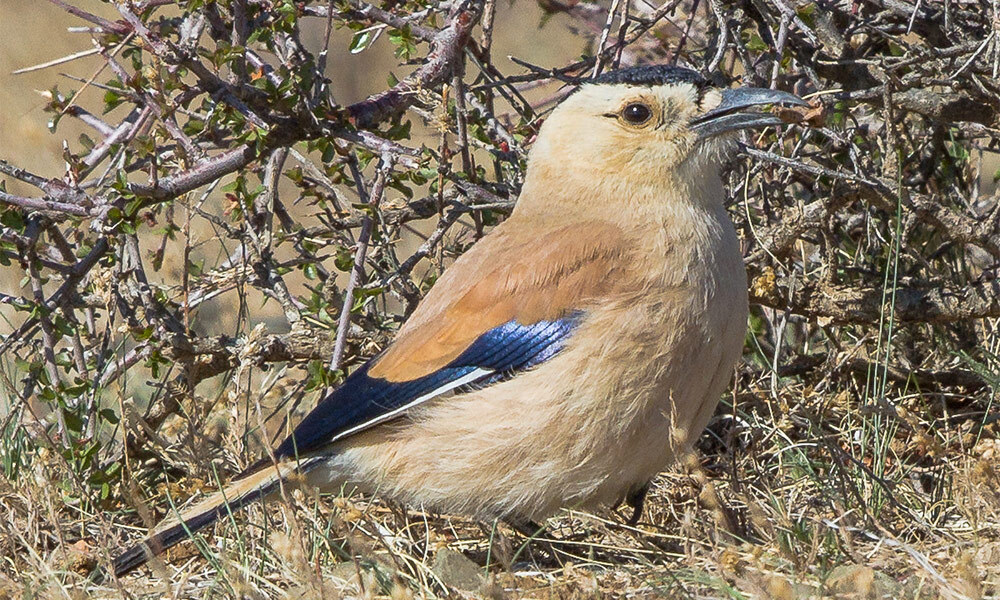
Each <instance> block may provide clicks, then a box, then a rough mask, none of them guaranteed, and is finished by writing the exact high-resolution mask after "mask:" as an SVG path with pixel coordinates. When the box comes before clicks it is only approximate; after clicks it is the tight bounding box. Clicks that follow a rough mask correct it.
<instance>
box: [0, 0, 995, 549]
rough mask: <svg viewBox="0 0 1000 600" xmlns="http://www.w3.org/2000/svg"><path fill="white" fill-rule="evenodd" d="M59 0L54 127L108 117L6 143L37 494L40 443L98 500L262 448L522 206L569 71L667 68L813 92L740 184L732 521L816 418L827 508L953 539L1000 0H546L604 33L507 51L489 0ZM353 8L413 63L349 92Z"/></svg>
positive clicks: (8, 390) (765, 139)
mask: <svg viewBox="0 0 1000 600" xmlns="http://www.w3.org/2000/svg"><path fill="white" fill-rule="evenodd" d="M51 1H52V2H55V3H56V4H59V5H61V6H64V8H65V9H66V10H68V11H70V12H71V13H73V14H74V15H76V16H78V17H79V18H80V19H81V23H82V24H83V25H84V26H85V27H86V28H87V30H88V33H89V36H90V37H91V39H92V40H93V43H94V45H95V48H96V49H97V51H98V52H99V53H100V54H101V56H102V57H103V58H104V61H105V63H106V67H105V68H104V69H102V70H101V71H100V72H98V73H96V74H95V76H94V77H93V78H91V79H90V80H88V81H85V82H81V83H79V84H78V86H77V90H76V91H75V92H74V93H60V92H59V91H57V90H53V91H52V92H50V94H49V98H48V101H49V105H48V110H49V111H50V112H51V113H52V115H53V123H54V124H58V122H59V121H60V120H61V119H62V120H65V119H78V120H81V121H82V122H83V123H85V124H87V125H88V126H89V127H91V128H92V129H93V134H92V135H91V136H89V137H86V138H85V139H81V140H80V142H79V143H77V144H71V145H69V146H68V147H67V148H66V150H65V161H66V170H65V172H64V173H59V174H55V173H46V174H34V173H29V172H26V171H24V170H22V169H20V168H18V167H17V166H16V164H17V158H18V154H19V153H23V152H27V151H28V149H26V148H7V149H5V150H4V153H5V154H7V156H6V157H5V158H8V159H9V160H10V162H3V163H0V173H2V174H3V175H4V176H5V178H6V180H7V185H6V186H0V224H2V230H0V261H2V262H3V264H4V265H7V266H8V269H9V270H11V271H16V272H17V273H18V275H19V277H23V278H24V279H23V281H22V284H21V289H20V291H19V292H16V293H12V294H7V295H3V296H0V302H2V303H3V304H6V305H9V308H10V309H11V311H13V312H11V313H9V314H12V315H13V317H12V318H11V320H10V322H11V323H12V325H11V329H10V331H9V332H8V333H6V334H5V335H4V336H3V338H2V342H0V353H2V355H3V357H4V358H3V361H4V369H3V370H2V373H3V389H4V390H5V395H6V396H7V397H8V401H7V404H6V406H5V407H4V410H5V411H6V412H5V414H4V415H2V418H3V420H2V423H0V426H2V428H3V435H4V438H5V440H6V441H5V444H4V446H3V448H2V449H0V453H2V457H3V468H4V472H5V475H6V476H7V478H8V480H9V481H11V482H14V483H15V487H16V482H17V481H18V480H19V474H20V473H22V472H23V471H24V470H25V469H27V468H29V467H30V466H31V465H32V464H35V463H37V461H38V460H40V459H39V458H38V453H39V451H40V450H39V449H40V448H43V447H44V448H46V449H47V450H46V456H48V457H49V458H50V460H52V461H54V463H53V464H55V467H53V468H56V469H57V470H58V471H59V472H60V473H62V474H63V476H64V477H65V481H67V482H69V483H68V484H67V485H68V487H67V492H66V493H67V494H69V495H70V496H72V497H73V498H76V499H77V501H79V502H82V504H81V506H84V507H86V510H88V511H95V510H96V511H106V510H109V509H116V510H117V509H127V508H128V507H131V506H134V505H136V504H142V502H141V501H139V500H138V496H139V495H141V494H139V495H137V493H136V492H135V490H137V489H142V490H151V489H153V487H152V486H154V485H155V484H157V483H159V482H162V481H163V480H164V477H165V476H167V475H169V476H171V477H180V478H182V479H183V478H184V477H202V478H209V477H213V476H215V475H214V474H215V473H216V472H218V473H222V474H224V473H225V472H233V471H237V470H239V468H240V467H241V466H243V465H244V464H245V463H246V462H247V461H250V460H252V459H254V458H255V457H256V452H258V451H259V449H260V447H261V445H266V444H268V443H269V438H270V437H272V436H274V435H277V434H278V433H280V432H282V431H283V430H284V428H285V427H287V422H288V421H290V420H294V415H295V414H296V411H299V410H301V407H302V406H305V405H309V404H310V403H312V402H314V401H315V399H316V397H317V395H318V390H321V389H323V388H325V387H328V386H331V385H335V384H336V383H337V381H338V379H339V378H340V377H341V375H342V373H344V372H345V371H347V370H349V369H350V368H351V367H352V366H353V365H355V364H357V363H358V362H359V361H360V360H363V359H365V358H367V357H369V356H371V355H372V354H373V353H374V352H375V351H377V349H378V348H380V347H382V346H383V345H384V344H385V342H386V341H387V340H388V339H389V338H390V337H391V331H392V330H393V327H394V326H395V324H396V323H398V322H399V321H401V320H402V319H403V318H405V315H406V314H408V312H409V311H410V310H412V308H413V307H414V305H415V304H416V302H418V301H419V299H420V297H421V296H422V294H423V293H424V292H425V291H426V289H427V288H428V287H429V286H430V285H432V283H433V281H434V278H435V276H436V275H437V274H438V273H439V272H440V270H441V269H442V268H445V267H446V266H447V264H448V262H449V261H450V260H451V259H453V258H454V257H455V256H456V255H458V254H460V253H461V252H462V250H463V249H465V248H467V247H468V245H469V244H471V243H473V242H474V240H475V239H476V238H478V237H479V236H480V235H482V233H483V232H484V230H486V229H488V227H489V226H491V225H493V224H495V223H496V222H497V221H498V220H499V219H502V218H503V216H504V215H505V214H506V213H507V212H508V211H509V209H510V208H511V206H512V205H513V203H514V201H515V199H516V197H517V192H518V186H519V182H520V181H521V175H522V171H523V168H524V164H525V163H524V161H525V153H526V151H527V149H528V148H529V147H530V144H531V141H532V138H533V135H534V132H535V131H537V127H538V125H539V123H540V122H541V120H542V119H543V118H544V115H545V114H546V112H547V110H549V109H550V108H551V107H552V106H553V105H554V103H555V102H556V101H558V99H559V98H560V97H561V95H562V94H564V93H566V91H567V90H568V89H570V87H571V86H572V85H573V84H575V83H577V82H580V81H585V80H586V79H588V78H589V77H591V76H593V75H595V74H597V73H599V72H601V71H603V70H607V69H610V68H614V67H616V66H618V65H622V64H626V65H627V64H634V63H637V62H674V63H678V64H682V65H686V66H690V67H692V68H695V69H698V70H700V71H702V72H704V73H706V74H708V75H710V76H712V77H713V78H715V79H716V80H717V81H718V82H719V83H720V84H728V83H730V82H732V81H734V80H740V81H742V83H744V84H749V85H756V86H764V87H769V86H770V87H780V88H783V89H789V90H793V91H796V92H798V93H799V94H801V95H803V96H806V97H808V98H811V99H812V101H813V104H814V107H815V108H814V109H813V110H812V111H810V112H809V114H807V115H805V117H806V118H807V120H808V126H806V125H802V126H790V127H787V128H783V129H782V130H780V131H774V130H769V131H767V132H765V133H763V134H761V135H760V136H758V137H756V138H754V139H751V140H748V141H747V143H746V147H745V149H744V150H745V151H744V153H743V155H742V156H743V158H741V159H740V160H739V161H738V162H737V164H736V165H735V166H734V168H733V170H732V171H731V173H730V176H729V178H730V186H729V189H730V192H731V194H732V198H731V200H732V204H731V206H732V215H733V217H734V219H735V220H736V222H737V224H738V226H739V228H740V230H741V232H742V234H743V236H744V240H745V246H744V248H745V254H746V258H747V268H748V271H749V273H750V275H751V281H752V289H751V297H752V301H753V302H755V303H756V304H757V307H756V308H755V309H754V310H753V315H752V322H751V331H752V334H753V335H752V336H751V337H750V338H748V345H747V353H746V360H745V361H744V365H743V366H742V368H741V371H740V374H739V377H738V378H737V382H736V386H735V390H736V391H735V392H734V396H733V402H732V403H729V405H728V406H727V407H725V408H724V409H723V410H724V412H725V413H727V414H729V415H731V416H732V417H734V418H733V419H728V420H727V419H725V418H722V419H720V420H719V422H718V423H716V424H715V425H714V426H713V432H715V433H716V437H715V438H706V440H707V441H706V443H705V444H703V451H704V453H705V454H706V456H707V458H706V460H705V467H706V468H707V469H708V471H709V473H710V474H713V475H714V476H716V477H718V478H720V479H725V478H726V477H728V476H730V475H731V476H732V486H731V489H730V488H726V489H725V490H724V494H723V496H724V499H725V501H726V502H728V503H730V504H732V505H733V507H734V508H733V510H735V511H736V512H737V513H740V514H741V515H742V517H740V518H739V519H737V520H738V521H753V519H752V517H753V510H754V508H753V507H752V506H751V505H752V504H754V502H755V501H757V500H761V498H767V497H769V495H770V494H772V493H774V492H773V490H774V489H777V488H776V487H775V486H776V485H777V484H776V480H768V481H766V482H764V483H761V482H760V481H757V480H755V477H763V476H762V475H761V469H762V464H763V463H766V462H767V461H768V460H771V459H774V458H775V457H778V456H779V455H781V453H782V452H783V451H784V450H782V448H786V449H787V447H786V446H783V445H782V444H783V443H787V444H788V445H790V446H794V445H795V444H796V443H797V442H799V441H802V440H806V441H808V442H809V443H810V444H812V445H813V446H815V448H816V450H815V452H812V451H810V452H809V453H807V458H806V460H807V462H808V463H809V464H810V468H811V469H813V474H812V475H811V477H813V478H814V479H815V481H814V486H815V487H816V488H822V485H821V482H822V481H830V482H837V484H836V485H833V484H832V483H831V485H830V486H829V488H827V489H815V490H814V492H815V494H816V495H817V496H819V497H820V498H822V499H823V501H824V502H828V504H824V505H823V506H833V507H837V508H836V510H837V511H839V512H844V511H846V512H847V513H852V516H851V517H850V518H849V519H847V520H846V521H845V523H844V524H843V527H844V530H846V529H847V528H848V525H850V527H861V528H868V529H871V528H872V527H875V528H881V529H882V531H883V533H886V535H889V533H891V534H892V535H895V536H902V537H906V536H912V535H921V536H930V537H932V538H934V539H943V537H935V536H945V537H947V535H951V534H943V533H940V531H939V530H938V529H936V527H937V525H938V524H941V523H954V520H955V519H967V518H968V514H967V512H963V510H965V509H963V507H962V506H959V505H958V504H946V505H944V506H942V505H941V504H939V500H941V497H942V494H945V492H944V491H943V490H945V489H951V488H950V487H949V486H951V485H953V480H952V477H953V475H954V474H955V473H957V472H959V471H960V470H961V469H959V468H958V467H955V466H954V465H956V464H958V463H957V461H958V458H957V457H960V456H969V455H970V454H971V456H972V459H973V460H978V458H977V455H975V454H974V453H972V451H973V450H974V448H981V447H982V444H983V443H984V442H986V441H989V440H992V439H993V438H994V437H995V434H996V431H995V426H994V423H995V422H996V419H997V415H998V413H997V410H996V408H995V407H994V406H993V404H992V402H993V400H994V399H995V391H996V389H997V387H998V385H1000V368H998V365H1000V359H998V354H1000V335H998V318H1000V282H998V279H997V275H998V269H1000V202H998V201H997V195H996V191H995V189H994V185H993V181H992V177H993V174H992V173H991V172H989V169H990V168H996V167H997V166H1000V165H998V163H997V161H996V150H997V143H998V141H1000V119H998V111H1000V81H998V79H997V74H998V73H997V69H998V64H1000V39H998V34H997V30H996V29H995V28H996V23H997V22H998V20H1000V15H998V14H997V12H996V8H995V6H993V5H991V4H988V3H986V2H972V1H966V0H948V1H945V2H943V3H941V2H927V1H919V0H918V1H917V2H916V3H911V2H904V1H900V0H840V1H837V2H822V1H821V2H805V1H799V2H792V1H791V0H787V1H786V0H745V1H740V2H732V3H723V2H721V1H719V0H711V1H709V2H707V3H705V2H700V0H693V1H692V0H683V1H682V0H669V1H668V2H666V3H664V4H662V5H659V6H652V5H650V4H647V3H646V2H643V1H636V2H628V1H619V0H613V1H612V2H611V3H610V5H607V4H591V3H585V2H574V1H572V0H571V1H570V2H568V3H561V2H559V1H547V2H545V3H544V7H545V9H546V10H547V11H549V12H551V13H553V14H557V13H558V14H560V15H562V16H560V17H559V18H560V22H561V23H569V24H570V25H571V26H572V27H574V28H576V29H577V30H578V31H579V33H580V35H581V37H582V38H583V39H585V40H587V41H588V43H589V47H590V52H589V53H588V55H587V57H585V58H583V59H581V60H579V61H578V62H575V63H573V64H569V65H554V66H548V65H547V66H537V65H531V64H528V63H526V62H524V61H522V60H520V59H518V58H517V57H512V60H514V61H515V63H516V64H513V65H512V64H511V63H509V62H508V61H506V60H505V59H504V60H499V59H498V58H497V57H494V56H493V55H492V53H491V36H492V32H493V26H494V16H495V9H496V7H495V3H494V2H493V0H462V1H453V2H442V3H433V2H427V3H425V2H409V3H407V2H396V1H389V2H386V3H385V4H383V5H381V6H378V5H374V4H367V3H365V2H362V1H360V0H338V1H336V2H334V1H332V0H331V1H330V2H324V1H315V2H293V1H291V0H225V1H223V0H217V1H207V0H188V1H184V2H174V1H165V0H145V1H142V2H119V3H117V4H116V9H117V11H118V13H119V15H120V18H116V19H113V20H108V19H105V18H101V17H98V16H96V15H93V14H90V13H89V12H87V11H85V10H83V9H81V8H76V7H74V6H72V5H70V4H68V3H65V2H63V1H62V0H51ZM553 26H555V25H553V24H549V25H548V27H553ZM560 26H561V25H560ZM304 27H312V28H318V29H320V30H322V31H323V32H324V35H322V36H319V37H320V40H321V42H323V40H325V43H321V44H320V45H319V47H310V46H309V45H308V44H306V43H304V42H303V39H304V38H303V35H302V30H303V28H304ZM337 28H349V29H350V30H352V31H353V32H354V35H353V41H352V42H351V47H350V48H349V51H350V52H361V51H364V50H365V48H366V47H367V46H368V45H369V44H370V43H372V41H373V39H374V38H376V37H378V36H387V37H388V38H389V39H390V40H391V42H392V44H393V45H394V46H395V51H396V56H397V57H398V58H399V69H400V72H404V71H408V72H409V74H407V75H406V76H405V77H402V78H401V79H399V80H396V79H395V77H394V76H392V75H390V74H388V73H386V75H387V76H389V78H390V85H389V86H388V87H386V88H385V89H384V90H383V91H381V92H379V93H376V94H373V95H371V96H369V97H368V98H365V99H364V100H362V101H360V102H357V103H354V104H350V105H344V104H341V103H338V102H337V100H336V98H337V92H338V90H336V89H331V85H330V82H329V80H328V79H327V78H326V75H325V74H326V73H327V72H328V71H329V70H330V69H335V68H337V65H338V57H339V56H340V55H341V54H342V53H344V52H347V51H348V49H344V48H336V47H330V45H329V39H330V33H331V31H333V30H334V29H337ZM564 84H565V85H564ZM540 89H541V90H545V91H546V93H545V95H543V96H541V99H540V100H538V99H536V100H534V101H531V102H529V101H528V100H527V99H526V98H525V95H526V94H528V95H530V94H529V91H531V92H536V91H538V90H540ZM85 90H86V91H87V92H89V95H88V94H85V93H83V92H84V91H85ZM93 90H100V93H101V94H103V106H101V104H100V102H95V101H94V100H93V98H94V97H95V96H96V95H95V94H93V93H92V92H93ZM536 96H538V94H534V95H532V96H531V97H533V98H535V97H536ZM54 126H55V125H54ZM991 165H992V166H991ZM998 173H1000V171H998ZM262 300H266V304H265V305H264V307H263V309H261V308H259V307H260V306H261V302H262ZM275 307H277V309H278V310H273V309H274V308H275ZM261 310H263V311H264V312H265V313H266V314H268V315H277V318H268V319H261V318H260V317H259V312H260V311H261ZM225 311H232V312H233V313H235V316H234V317H233V318H231V319H228V318H227V319H222V316H221V315H222V313H223V312H225ZM221 323H224V325H223V324H221ZM227 328H228V329H227ZM234 407H235V408H234ZM781 412H784V413H785V417H784V418H783V419H780V420H775V421H770V420H769V419H770V416H771V415H775V414H779V413H781ZM220 414H222V415H223V421H224V424H222V425H219V415H220ZM736 422H742V423H745V424H749V431H748V430H747V426H736V425H732V423H736ZM774 433H778V434H779V435H778V437H780V438H781V439H782V440H784V441H783V442H782V444H777V445H775V444H776V442H774V441H773V440H772V441H769V440H771V436H772V434H774ZM712 439H714V440H715V441H714V442H713V441H712ZM53 457H54V458H53ZM727 465H728V466H727ZM755 470H756V474H754V472H755ZM764 470H765V471H766V469H764ZM980 475H981V476H982V477H985V478H986V480H985V481H988V482H992V485H996V483H997V481H995V479H990V478H991V477H992V478H996V473H995V472H989V473H985V474H982V473H980ZM765 479H766V478H765ZM911 480H913V481H916V482H917V483H915V484H913V485H912V486H910V485H909V482H910V481H911ZM737 482H743V483H737ZM904 483H905V485H906V486H909V487H907V488H906V490H903V487H904ZM755 486H756V487H755ZM945 495H951V492H948V493H947V494H945ZM153 504H156V502H153ZM989 506H990V507H992V508H988V510H996V509H997V505H996V503H995V502H994V503H993V504H989ZM966 508H967V507H966ZM981 509H982V507H980V509H977V510H981ZM817 512H822V511H817ZM122 518H123V519H125V520H126V521H127V520H132V521H134V520H135V519H134V517H130V516H125V517H122ZM664 518H666V517H664ZM817 518H818V517H817ZM907 519H910V520H911V521H910V522H909V523H906V522H905V521H906V520H907ZM100 523H101V524H103V525H104V528H103V530H102V531H101V532H100V533H95V534H93V535H96V536H97V537H99V538H100V539H103V540H110V539H112V537H111V536H112V532H111V531H110V530H109V529H108V527H107V526H108V524H109V523H110V520H102V521H100ZM757 525H758V526H757V527H756V531H757V535H759V534H760V530H761V527H760V526H759V524H757ZM734 527H735V526H734ZM736 529H740V528H739V527H736ZM753 529H754V527H752V526H751V525H750V524H745V526H744V527H743V529H742V531H743V532H744V534H746V535H751V534H750V533H748V532H749V531H750V530H753ZM987 530H988V531H987ZM830 531H833V530H832V529H831V530H830ZM838 531H839V530H838ZM976 531H977V534H981V535H986V536H987V537H988V538H990V539H993V538H995V536H996V535H998V534H1000V532H998V531H996V527H995V525H994V526H992V529H991V528H990V527H989V526H986V525H982V528H977V529H976ZM887 532H888V533H887ZM838 535H840V533H836V534H835V536H838ZM48 543H50V544H51V543H53V542H52V540H49V542H48ZM43 545H44V544H43ZM848 554H849V553H848Z"/></svg>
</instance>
